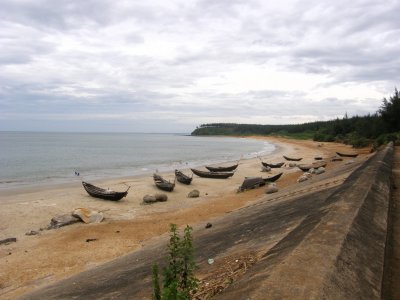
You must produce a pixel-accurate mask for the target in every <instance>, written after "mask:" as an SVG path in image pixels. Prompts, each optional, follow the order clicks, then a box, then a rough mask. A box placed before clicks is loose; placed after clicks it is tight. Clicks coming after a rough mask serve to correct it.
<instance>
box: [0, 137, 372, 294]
mask: <svg viewBox="0 0 400 300" xmlns="http://www.w3.org/2000/svg"><path fill="white" fill-rule="evenodd" d="M251 138H258V139H265V140H266V141H270V142H272V143H274V144H276V145H277V146H278V148H277V151H275V152H274V153H273V154H271V155H269V156H268V157H263V158H262V159H263V161H267V162H273V163H277V162H283V161H285V160H284V159H283V157H282V155H287V156H292V157H303V160H302V161H301V163H310V162H313V161H314V157H315V156H322V157H324V158H325V159H326V160H327V161H328V165H327V167H326V170H327V173H329V171H330V170H331V169H333V168H335V167H336V166H339V165H341V164H344V163H345V161H346V160H345V161H343V162H334V163H333V162H330V160H329V158H331V157H332V156H334V155H335V151H343V152H346V151H347V152H350V151H353V150H352V149H351V148H350V146H346V145H343V144H337V143H318V142H313V141H298V140H289V139H284V138H276V137H274V138H273V137H251ZM358 152H360V153H361V155H359V157H357V158H356V160H365V158H366V157H368V155H369V154H368V149H363V150H362V151H358ZM348 160H349V159H347V161H348ZM286 163H287V162H286ZM225 165H230V163H226V164H225ZM183 171H184V173H186V174H190V172H189V170H183ZM282 171H283V172H284V175H283V176H282V177H281V178H280V179H279V180H278V181H277V182H276V184H277V187H278V188H279V189H285V188H288V187H290V186H293V185H296V184H299V183H297V182H296V181H297V179H298V177H299V176H300V175H301V174H302V173H303V172H302V171H300V170H299V169H298V168H289V167H283V168H281V169H272V172H271V173H265V172H261V164H260V160H259V158H253V159H248V160H242V161H240V165H239V167H238V170H237V171H236V173H235V175H234V176H233V177H232V178H229V179H226V180H217V179H207V178H200V177H197V176H196V175H194V179H193V182H192V185H189V186H186V185H183V184H180V183H178V182H177V183H176V187H175V189H174V191H173V192H171V193H168V192H163V191H160V190H158V189H157V188H156V187H155V185H154V183H153V179H152V174H148V175H146V176H141V177H132V178H123V179H114V180H110V181H104V182H93V183H94V184H96V185H98V186H101V187H109V188H111V189H113V190H121V191H122V190H125V189H126V187H127V185H129V186H131V189H130V191H129V194H128V196H127V197H126V198H123V199H122V200H121V201H119V202H112V201H104V200H101V199H96V198H92V197H90V196H89V195H88V194H87V193H86V192H85V190H84V189H83V187H82V185H81V182H80V180H79V178H76V181H75V182H73V183H69V184H66V185H60V186H52V187H35V188H29V189H24V190H21V191H6V192H2V194H1V196H0V219H1V223H0V240H3V239H5V238H10V237H15V238H17V242H15V243H11V244H8V245H0V298H1V299H13V298H15V297H17V296H19V295H22V294H23V293H26V292H28V291H30V290H32V289H35V288H38V287H41V286H43V285H46V284H48V283H51V282H54V281H57V280H60V279H62V278H65V277H68V276H71V275H73V274H76V273H79V272H81V271H84V270H87V269H89V268H92V267H94V266H97V265H99V264H102V263H104V262H107V261H110V260H112V259H113V258H116V257H119V256H121V255H124V254H127V253H130V252H132V251H135V250H136V249H139V248H141V247H143V246H144V245H145V244H146V243H148V242H149V241H150V240H151V239H152V238H155V237H157V236H160V235H162V234H165V233H167V232H168V231H169V224H170V223H175V224H177V225H178V226H185V225H186V224H189V225H191V226H194V225H196V224H197V225H199V224H204V225H205V224H206V223H207V222H208V221H210V220H212V218H214V217H219V216H222V215H224V214H225V213H227V212H230V211H232V210H235V209H238V208H240V207H243V206H246V205H248V204H250V203H252V202H254V201H256V200H257V199H260V198H261V197H273V195H266V194H265V188H259V189H255V190H250V191H247V192H244V193H237V188H238V187H239V186H240V185H241V183H242V181H243V179H244V177H245V176H263V177H267V176H271V175H274V174H277V173H279V172H282ZM162 175H163V176H164V177H165V178H166V179H171V180H173V178H174V174H173V172H169V173H164V174H162ZM193 189H197V190H199V191H200V197H199V198H187V194H188V193H189V192H190V191H191V190H193ZM155 193H166V194H167V195H168V201H167V202H159V203H155V204H152V205H143V204H142V199H143V196H144V195H146V194H155ZM79 207H84V208H88V209H92V210H96V211H102V212H103V214H104V217H105V219H104V220H103V222H102V223H100V224H84V223H76V224H73V225H69V226H65V227H62V228H59V229H53V230H43V231H40V232H39V234H38V235H33V236H27V235H25V233H27V232H29V231H31V230H39V229H40V228H46V227H47V226H48V225H49V223H50V220H51V218H52V217H54V216H57V215H62V214H68V213H70V212H72V211H73V210H74V209H75V208H79ZM87 239H95V241H92V242H87Z"/></svg>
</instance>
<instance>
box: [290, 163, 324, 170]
mask: <svg viewBox="0 0 400 300" xmlns="http://www.w3.org/2000/svg"><path fill="white" fill-rule="evenodd" d="M325 166H326V162H325V161H319V162H315V163H312V164H301V165H297V167H298V168H299V169H300V170H302V171H303V172H308V171H309V170H310V169H312V168H314V169H318V168H321V167H325Z"/></svg>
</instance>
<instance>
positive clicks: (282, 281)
mask: <svg viewBox="0 0 400 300" xmlns="http://www.w3.org/2000/svg"><path fill="white" fill-rule="evenodd" d="M392 158H393V148H392V146H390V147H387V148H386V149H385V150H384V151H382V152H381V153H378V154H377V155H376V156H374V157H373V158H371V159H370V160H369V161H368V162H366V163H365V164H364V165H363V166H361V167H360V168H359V169H358V170H356V171H355V172H354V173H353V174H352V175H351V176H350V177H349V178H348V179H347V180H346V181H345V183H344V184H343V185H342V186H341V187H340V188H339V189H337V190H336V191H335V192H334V193H333V194H331V195H330V196H329V197H328V198H327V199H326V201H325V205H322V206H321V207H320V208H319V209H318V210H317V211H314V212H311V213H310V214H309V215H308V216H307V217H306V218H305V219H304V220H303V221H302V222H301V223H300V224H299V226H298V227H297V228H295V229H294V230H293V231H292V232H291V233H290V234H289V235H288V236H286V237H285V238H284V239H282V240H281V241H280V242H279V243H278V244H277V245H276V246H275V247H274V248H272V249H271V250H270V251H268V252H267V253H266V255H265V256H264V258H263V259H262V260H260V261H259V262H258V263H257V265H256V266H255V267H254V268H252V269H251V270H250V271H249V272H248V273H247V274H246V276H245V277H244V278H242V279H241V280H239V281H237V282H236V283H234V284H233V285H232V286H231V287H230V288H228V289H227V290H225V292H224V293H223V294H222V295H221V296H219V297H218V299H380V298H381V293H382V291H381V289H382V288H381V287H382V276H383V266H384V254H385V243H386V235H387V217H388V201H389V198H390V173H391V166H392ZM304 232H307V233H306V235H304V234H302V233H304ZM299 239H300V241H299Z"/></svg>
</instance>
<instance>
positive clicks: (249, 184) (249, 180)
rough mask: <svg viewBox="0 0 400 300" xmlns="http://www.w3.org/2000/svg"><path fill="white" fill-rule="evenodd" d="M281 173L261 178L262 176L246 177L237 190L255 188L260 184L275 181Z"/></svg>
mask: <svg viewBox="0 0 400 300" xmlns="http://www.w3.org/2000/svg"><path fill="white" fill-rule="evenodd" d="M282 174H283V173H279V174H276V175H274V176H271V177H267V178H262V177H246V178H245V179H244V181H243V183H242V185H241V186H240V187H239V189H238V192H243V191H246V190H250V189H255V188H258V187H260V186H264V185H265V184H266V183H267V182H275V181H277V180H278V179H279V178H280V177H281V176H282Z"/></svg>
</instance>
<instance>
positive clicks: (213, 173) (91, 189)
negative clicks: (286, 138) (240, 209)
mask: <svg viewBox="0 0 400 300" xmlns="http://www.w3.org/2000/svg"><path fill="white" fill-rule="evenodd" d="M336 154H337V155H338V156H340V157H353V158H354V157H357V155H358V154H353V153H351V154H350V153H341V152H336ZM283 158H285V159H286V160H287V161H301V160H302V159H303V158H302V157H298V158H295V157H288V156H285V155H284V156H283ZM315 159H316V160H318V161H317V162H314V163H311V164H298V165H297V167H298V168H299V169H301V170H302V171H304V172H307V171H309V170H310V169H311V168H315V169H317V168H320V167H325V166H326V162H325V161H323V160H321V159H322V158H321V157H316V158H315ZM261 164H262V166H263V167H269V168H281V167H282V166H283V165H284V164H285V163H284V162H279V163H266V162H263V161H261ZM238 166H239V162H238V163H236V164H234V165H231V166H227V167H222V166H218V167H212V166H206V167H205V168H206V169H207V170H208V171H201V170H198V169H190V170H191V171H192V175H191V176H188V175H186V174H184V173H183V172H182V171H180V170H175V179H174V181H169V180H166V179H164V178H163V177H162V176H161V175H159V174H153V180H154V183H155V185H156V186H157V187H158V188H159V189H161V190H163V191H168V192H172V191H173V190H174V188H175V183H176V181H178V182H180V183H183V184H186V185H189V184H191V182H192V180H193V174H196V175H197V176H199V177H203V178H213V179H226V178H229V177H232V176H233V175H234V174H235V171H236V169H237V167H238ZM282 174H283V173H279V174H276V175H274V176H271V177H267V178H263V177H245V179H244V181H243V183H242V185H241V186H240V187H239V189H238V191H245V190H249V189H254V188H257V187H260V186H263V185H265V184H266V183H268V182H275V181H277V180H278V179H279V178H280V177H281V176H282ZM82 185H83V187H84V189H85V190H86V192H87V193H88V194H89V195H90V196H92V197H96V198H101V199H104V200H111V201H119V200H121V199H122V198H124V197H126V195H128V191H129V188H130V187H128V189H127V190H126V191H124V192H116V191H113V190H110V189H103V188H100V187H97V186H94V185H92V184H90V183H87V182H84V181H82Z"/></svg>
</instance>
